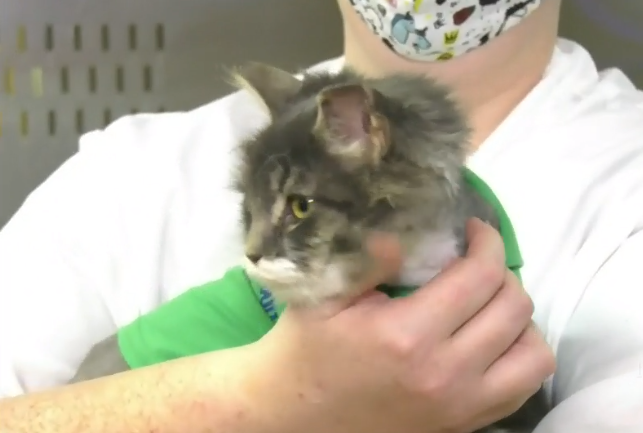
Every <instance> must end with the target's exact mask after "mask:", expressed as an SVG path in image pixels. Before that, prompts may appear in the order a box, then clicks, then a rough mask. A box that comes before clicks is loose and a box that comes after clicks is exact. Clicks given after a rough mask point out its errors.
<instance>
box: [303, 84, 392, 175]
mask: <svg viewBox="0 0 643 433" xmlns="http://www.w3.org/2000/svg"><path fill="white" fill-rule="evenodd" d="M375 97H376V93H375V90H373V89H370V88H367V87H365V86H363V85H360V84H347V85H340V86H334V87H328V88H326V89H324V90H323V91H322V92H321V93H320V94H319V95H318V97H317V122H316V123H315V126H314V129H313V132H314V133H315V134H316V135H317V136H318V137H319V138H320V139H321V140H322V141H323V142H324V144H325V145H326V147H327V149H328V151H329V152H330V153H331V154H332V155H335V156H337V157H340V158H342V160H343V161H344V162H345V163H347V164H349V165H350V166H351V167H355V166H363V165H371V166H376V165H377V164H378V163H379V161H380V160H381V159H382V158H383V157H384V155H385V154H386V152H387V151H388V148H389V142H390V134H389V124H388V120H387V119H386V117H384V116H383V115H382V114H380V113H378V112H377V111H376V110H375V106H374V99H375Z"/></svg>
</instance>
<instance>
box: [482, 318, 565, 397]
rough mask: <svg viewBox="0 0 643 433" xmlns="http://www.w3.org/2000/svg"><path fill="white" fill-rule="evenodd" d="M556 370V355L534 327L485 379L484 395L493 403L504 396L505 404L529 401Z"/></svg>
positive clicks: (492, 368)
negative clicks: (513, 401) (506, 402)
mask: <svg viewBox="0 0 643 433" xmlns="http://www.w3.org/2000/svg"><path fill="white" fill-rule="evenodd" d="M555 370H556V360H555V357H554V354H553V351H552V350H551V348H550V347H549V345H548V344H547V343H546V341H545V340H544V338H543V337H542V335H541V333H540V331H538V329H536V327H535V326H534V325H533V323H532V324H530V325H529V326H528V327H527V329H525V330H524V331H523V333H522V334H521V335H520V336H519V337H518V339H517V340H516V342H515V344H513V345H512V346H511V347H510V348H509V350H508V351H507V352H506V353H505V354H504V355H503V356H502V357H500V358H499V359H498V360H497V361H496V362H494V363H493V364H492V365H491V366H490V367H489V369H488V370H487V371H486V373H485V374H484V375H483V378H482V379H483V380H482V392H481V395H482V396H483V398H490V399H495V400H494V401H497V400H498V399H499V398H502V397H503V396H504V397H505V398H506V401H512V400H520V399H521V398H522V399H523V400H526V399H527V398H528V397H530V396H531V395H533V394H535V393H536V392H537V391H538V390H539V389H540V387H541V386H542V384H543V382H544V381H545V380H546V379H547V378H548V377H549V376H551V375H552V374H554V372H555Z"/></svg>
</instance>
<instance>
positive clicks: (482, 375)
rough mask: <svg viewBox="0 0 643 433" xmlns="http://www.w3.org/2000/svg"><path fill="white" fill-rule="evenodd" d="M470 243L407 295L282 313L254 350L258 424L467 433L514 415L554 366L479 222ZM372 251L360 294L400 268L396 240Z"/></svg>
mask: <svg viewBox="0 0 643 433" xmlns="http://www.w3.org/2000/svg"><path fill="white" fill-rule="evenodd" d="M469 245H470V247H469V251H468V253H467V255H466V257H464V258H462V259H460V260H457V261H456V262H455V263H454V264H453V265H452V266H450V267H449V268H448V269H446V270H445V271H444V272H443V273H442V274H440V275H439V276H437V277H436V278H435V279H434V280H433V281H431V282H430V283H429V284H428V285H426V286H425V287H423V288H421V289H419V290H417V291H416V292H415V293H413V294H412V295H410V296H408V297H405V298H397V299H389V298H388V297H386V296H385V295H383V294H381V293H379V292H375V291H368V292H367V293H366V294H365V295H364V296H362V297H361V298H360V299H358V300H355V301H354V302H352V303H351V304H350V305H339V304H336V305H327V306H325V307H324V309H323V310H322V309H293V308H288V309H287V310H286V311H285V312H284V314H283V316H282V317H281V318H280V320H279V322H278V323H277V325H276V326H275V327H274V329H273V330H272V331H271V332H270V333H269V334H268V335H266V336H265V337H264V339H262V340H261V341H260V342H259V343H257V346H256V347H255V349H256V350H258V351H259V352H258V356H260V357H261V366H260V370H262V372H263V374H262V375H261V376H260V377H259V378H256V377H254V378H253V380H254V381H255V383H254V385H253V390H254V391H255V392H258V393H260V394H261V393H262V392H265V394H261V395H262V398H261V400H262V401H264V405H263V408H264V410H265V413H264V415H265V416H264V418H265V419H266V422H269V423H272V424H273V425H274V426H275V430H276V431H279V432H280V433H290V432H293V433H295V432H297V433H299V432H301V431H306V432H307V433H328V432H333V433H361V432H369V433H380V432H381V433H390V432H404V433H416V432H417V433H434V432H435V433H437V432H471V431H472V430H475V429H476V428H480V427H482V426H485V425H488V424H490V423H492V422H494V421H495V420H497V419H500V418H503V417H505V416H507V415H509V414H511V413H512V412H514V411H515V410H516V409H518V408H519V407H520V406H521V405H522V404H523V403H524V402H525V401H526V400H527V399H528V398H529V397H530V396H531V395H533V394H534V393H535V392H536V391H537V390H538V389H539V388H540V386H541V384H542V382H543V381H544V380H545V379H546V378H547V377H548V376H549V375H551V374H552V373H553V371H554V369H555V363H554V358H553V355H552V352H551V351H550V349H549V347H548V346H547V344H546V343H545V342H544V340H543V338H542V337H541V336H540V334H539V333H538V331H537V330H536V329H535V327H534V326H533V325H532V322H531V315H532V312H533V304H532V302H531V299H530V298H529V296H528V295H527V294H526V293H525V292H524V290H523V289H522V287H521V285H520V283H519V282H518V280H517V279H516V277H515V276H514V275H513V274H512V273H511V272H509V271H508V270H507V269H506V267H505V261H504V260H505V258H504V248H503V243H502V240H501V238H500V237H499V235H498V234H497V232H496V231H495V230H494V229H492V228H491V227H489V226H487V225H486V224H484V223H482V222H480V221H477V220H475V221H473V222H472V223H471V224H470V226H469ZM372 252H373V256H374V258H375V259H377V260H378V262H379V264H380V266H378V267H377V270H378V271H377V272H378V273H377V274H376V275H373V276H372V279H370V281H369V282H367V283H365V284H367V286H365V287H374V286H375V285H377V284H378V283H379V282H381V281H386V280H387V279H388V278H389V277H391V276H392V275H395V274H396V273H397V271H398V270H399V264H400V262H401V257H400V250H399V245H398V244H397V243H396V242H395V241H394V240H392V239H386V238H385V239H379V240H378V241H377V242H374V244H373V249H372ZM257 381H258V382H257Z"/></svg>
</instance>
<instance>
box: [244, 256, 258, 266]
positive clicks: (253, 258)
mask: <svg viewBox="0 0 643 433" xmlns="http://www.w3.org/2000/svg"><path fill="white" fill-rule="evenodd" d="M246 257H247V258H248V260H250V261H251V262H252V263H254V264H255V265H256V264H257V262H258V261H259V260H261V254H246Z"/></svg>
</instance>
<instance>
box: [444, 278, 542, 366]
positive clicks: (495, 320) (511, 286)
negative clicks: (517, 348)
mask: <svg viewBox="0 0 643 433" xmlns="http://www.w3.org/2000/svg"><path fill="white" fill-rule="evenodd" d="M505 272H506V277H505V284H504V285H503V287H502V289H500V291H498V292H497V293H496V295H495V296H494V297H493V298H492V299H491V301H489V303H488V304H487V305H485V306H484V307H483V308H482V309H481V310H480V311H479V312H478V314H476V315H475V316H474V317H473V318H472V319H471V320H469V321H468V322H467V323H465V324H464V325H463V326H462V327H461V328H460V329H458V330H457V331H456V332H455V333H454V334H453V336H452V337H451V340H450V350H452V351H453V354H454V356H455V357H456V359H475V361H476V363H478V368H479V369H480V371H486V370H487V369H488V368H489V367H490V366H491V365H492V364H493V363H494V362H495V361H496V360H497V359H499V358H500V357H501V356H502V355H503V354H504V353H505V352H506V351H507V350H508V349H509V348H510V347H511V345H512V344H514V343H515V342H516V340H517V339H518V337H520V335H521V334H522V333H523V330H524V329H525V328H526V327H527V326H528V325H529V323H530V322H531V316H532V314H533V312H534V305H533V302H532V300H531V298H530V297H529V295H528V294H527V293H526V292H525V290H524V289H523V288H522V285H521V284H520V281H519V280H518V278H517V277H516V276H515V275H513V273H511V272H510V271H509V270H507V271H505Z"/></svg>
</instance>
